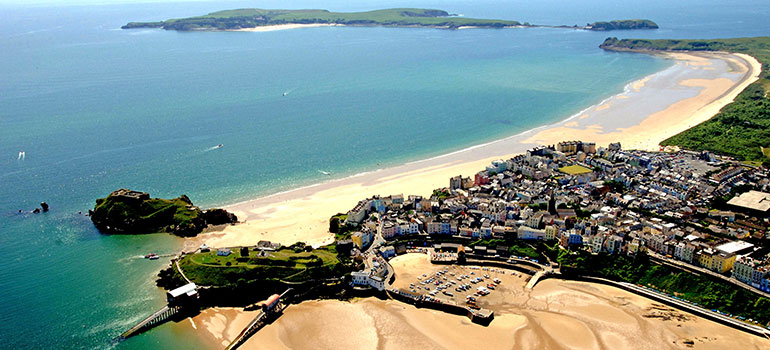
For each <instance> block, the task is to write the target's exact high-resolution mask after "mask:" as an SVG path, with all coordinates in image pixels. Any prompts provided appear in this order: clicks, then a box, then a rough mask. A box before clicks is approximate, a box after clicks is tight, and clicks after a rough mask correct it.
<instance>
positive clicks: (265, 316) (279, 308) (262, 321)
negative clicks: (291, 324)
mask: <svg viewBox="0 0 770 350" xmlns="http://www.w3.org/2000/svg"><path fill="white" fill-rule="evenodd" d="M291 292H292V289H291V288H289V289H287V290H286V291H285V292H283V293H281V295H278V294H273V295H272V296H271V297H270V298H268V299H267V301H265V303H264V304H262V310H260V311H259V314H257V316H256V317H254V319H253V320H251V322H249V324H248V325H247V326H246V328H244V329H243V330H242V331H241V333H239V334H238V336H236V337H235V339H233V341H232V342H231V343H230V345H228V346H227V347H226V348H225V350H235V349H237V348H238V347H240V346H241V345H243V343H245V342H246V341H247V340H248V339H249V338H250V337H251V336H252V335H254V333H257V331H259V330H260V329H262V327H264V326H265V325H267V324H268V323H270V322H271V321H272V320H274V319H275V318H276V317H277V316H278V315H280V314H281V313H282V312H283V310H284V309H285V308H286V306H288V303H287V302H286V297H287V296H288V295H289V293H291Z"/></svg>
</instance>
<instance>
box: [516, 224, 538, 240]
mask: <svg viewBox="0 0 770 350" xmlns="http://www.w3.org/2000/svg"><path fill="white" fill-rule="evenodd" d="M517 235H518V238H519V239H524V240H543V239H545V230H540V229H536V228H532V227H527V226H519V229H518V231H517Z"/></svg>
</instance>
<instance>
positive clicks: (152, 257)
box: [150, 254, 160, 260]
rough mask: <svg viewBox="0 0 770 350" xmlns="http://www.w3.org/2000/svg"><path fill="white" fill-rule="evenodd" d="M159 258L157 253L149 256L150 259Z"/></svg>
mask: <svg viewBox="0 0 770 350" xmlns="http://www.w3.org/2000/svg"><path fill="white" fill-rule="evenodd" d="M159 258H160V257H159V256H158V255H157V254H155V255H153V256H151V257H150V260H158V259H159Z"/></svg>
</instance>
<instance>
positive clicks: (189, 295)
mask: <svg viewBox="0 0 770 350" xmlns="http://www.w3.org/2000/svg"><path fill="white" fill-rule="evenodd" d="M197 299H198V286H196V285H195V283H188V284H185V285H183V286H181V287H179V288H176V289H172V290H170V291H168V292H167V293H166V300H167V301H168V304H169V305H181V304H185V303H188V302H191V301H195V300H197Z"/></svg>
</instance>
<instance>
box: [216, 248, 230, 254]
mask: <svg viewBox="0 0 770 350" xmlns="http://www.w3.org/2000/svg"><path fill="white" fill-rule="evenodd" d="M230 253H232V251H231V250H230V249H229V248H219V249H217V255H219V256H228V255H230Z"/></svg>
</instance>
